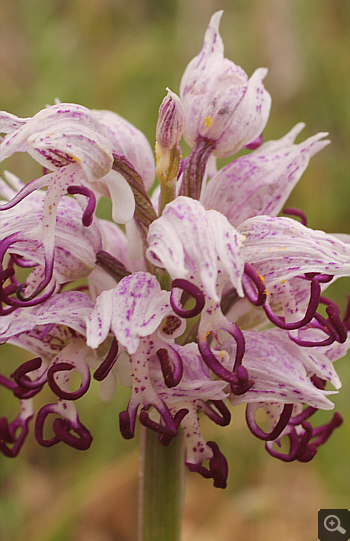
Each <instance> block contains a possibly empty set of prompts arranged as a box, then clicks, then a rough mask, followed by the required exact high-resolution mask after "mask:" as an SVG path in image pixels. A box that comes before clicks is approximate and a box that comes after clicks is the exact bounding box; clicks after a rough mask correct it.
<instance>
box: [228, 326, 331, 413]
mask: <svg viewBox="0 0 350 541" xmlns="http://www.w3.org/2000/svg"><path fill="white" fill-rule="evenodd" d="M244 338H245V341H246V351H245V355H244V365H245V367H246V368H247V370H248V373H249V376H250V378H252V379H253V380H254V385H253V387H252V388H251V389H249V390H248V391H247V392H246V393H245V394H244V395H241V396H235V397H234V398H232V400H233V402H234V404H238V403H242V402H283V403H287V404H289V403H292V404H294V403H302V404H309V405H310V406H313V407H315V408H321V409H332V408H333V407H334V405H333V404H332V402H331V401H330V400H329V399H328V398H327V395H330V394H333V393H334V391H323V390H320V389H318V388H316V387H315V386H314V385H313V383H312V382H311V380H310V377H311V376H313V375H315V374H316V375H317V376H318V377H321V378H322V379H326V380H328V381H330V382H331V383H333V385H334V386H335V387H336V388H339V387H340V385H341V384H340V381H339V378H338V376H337V374H336V372H335V370H334V368H333V365H332V363H331V362H330V361H328V360H327V359H326V357H325V355H323V354H321V355H320V356H318V354H317V352H316V353H315V351H312V352H310V350H309V348H302V347H300V346H297V345H296V344H294V343H292V342H291V341H290V339H289V337H288V334H287V333H286V332H284V331H282V330H280V329H273V330H267V331H263V332H260V333H258V332H254V331H247V332H245V333H244Z"/></svg>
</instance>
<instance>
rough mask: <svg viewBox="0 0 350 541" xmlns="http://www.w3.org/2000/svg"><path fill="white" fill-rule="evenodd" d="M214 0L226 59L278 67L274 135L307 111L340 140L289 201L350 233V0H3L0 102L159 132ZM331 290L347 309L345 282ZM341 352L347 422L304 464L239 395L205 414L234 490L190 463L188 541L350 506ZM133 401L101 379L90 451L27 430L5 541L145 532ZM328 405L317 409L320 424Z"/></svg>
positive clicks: (4, 506) (285, 525) (276, 534)
mask: <svg viewBox="0 0 350 541" xmlns="http://www.w3.org/2000/svg"><path fill="white" fill-rule="evenodd" d="M217 9H224V10H225V13H224V17H223V19H222V24H221V34H222V36H223V39H224V43H225V53H226V54H225V55H226V56H227V57H228V58H230V59H232V60H234V61H235V62H236V63H237V64H239V65H241V66H242V67H243V68H244V69H245V70H246V72H247V73H248V74H249V75H250V74H251V73H252V72H253V70H254V69H255V68H256V67H259V66H266V67H268V68H269V75H268V77H267V79H266V87H267V88H268V90H269V91H270V93H271V95H272V98H273V107H272V111H271V116H270V121H269V124H268V127H267V128H266V130H265V139H270V138H272V139H277V138H279V137H281V136H282V135H284V134H285V133H286V132H287V131H288V130H289V129H290V128H291V127H292V126H293V125H294V124H296V123H297V122H299V121H304V122H306V128H305V130H304V132H305V133H304V134H302V138H306V137H308V136H310V135H312V134H314V133H317V132H318V131H329V133H330V138H331V140H332V145H331V146H329V147H327V148H326V149H325V150H324V151H323V152H322V153H321V154H320V155H317V156H316V157H315V158H313V159H312V161H311V164H310V166H309V169H308V170H307V171H306V172H305V174H304V175H303V178H302V179H301V181H300V182H299V185H298V186H297V188H296V189H295V190H294V192H293V195H292V196H291V198H290V201H289V203H290V205H291V206H297V207H299V208H302V209H303V210H304V211H305V212H306V213H307V215H308V217H309V225H310V226H311V227H313V228H316V229H317V228H320V229H324V230H326V231H328V232H333V231H340V232H349V231H348V229H349V201H350V197H349V195H350V194H349V154H348V148H349V133H350V132H349V103H350V99H349V98H350V81H349V73H350V71H349V67H350V66H349V47H348V45H349V3H348V2H343V0H332V2H330V1H327V0H320V1H318V2H311V1H309V2H305V1H302V0H296V1H290V0H289V1H288V0H265V1H264V2H261V1H260V0H251V1H250V2H246V1H245V0H236V1H235V2H232V1H230V0H222V1H220V2H219V1H213V0H206V1H205V2H203V1H199V0H196V1H191V2H188V1H186V0H178V1H176V0H167V1H166V2H161V1H157V0H129V1H123V0H77V1H75V2H71V1H68V0H45V1H40V0H17V1H16V2H13V0H3V1H2V4H1V8H0V10H1V17H0V24H1V28H0V103H1V108H2V109H5V110H8V111H10V112H12V113H14V114H17V115H21V116H31V115H33V114H34V113H35V112H36V111H38V110H39V109H41V108H42V107H43V106H44V105H45V104H47V103H50V104H51V103H53V102H54V99H55V98H56V97H58V98H60V99H61V100H62V101H73V102H77V103H81V104H83V105H86V106H88V107H91V108H96V109H102V108H105V109H112V110H115V111H116V112H118V113H119V114H121V115H122V116H124V117H125V118H127V119H128V120H130V121H131V122H133V123H134V124H135V125H136V126H137V127H138V128H140V129H141V130H143V131H144V133H145V134H146V135H147V137H148V138H149V140H150V142H151V144H153V142H154V134H155V124H156V120H157V111H158V107H159V104H160V102H161V100H162V98H163V96H164V95H165V93H166V90H165V88H166V87H167V86H169V87H170V88H171V89H172V90H174V91H175V92H177V91H178V88H179V82H180V79H181V75H182V72H183V70H184V68H185V66H186V64H187V62H188V61H189V60H190V59H191V58H192V57H193V56H194V55H195V54H197V52H198V51H199V49H200V47H201V44H202V40H203V34H204V31H205V28H206V25H207V23H208V20H209V18H210V16H211V14H212V13H213V12H214V11H216V10H217ZM299 139H301V138H299ZM4 167H5V168H7V169H10V170H12V171H13V172H14V173H16V174H18V175H19V176H20V177H21V178H22V179H23V180H24V181H27V180H29V179H32V178H34V177H35V176H36V175H37V174H39V172H38V169H36V166H35V165H33V163H32V162H31V161H30V160H29V159H28V158H27V157H25V156H23V157H21V156H16V158H15V159H11V160H8V161H7V162H5V163H4ZM347 286H348V287H349V282H347ZM332 287H333V289H334V295H335V296H336V298H337V301H338V302H339V304H340V305H341V307H342V308H343V309H344V307H345V294H344V288H345V281H344V282H341V281H338V283H336V284H335V285H334V286H332ZM0 357H1V366H2V367H5V368H4V372H5V373H6V374H7V375H9V374H10V373H11V371H12V370H13V368H14V367H15V366H16V362H17V359H16V357H15V354H14V353H13V348H9V347H7V346H3V347H2V348H1V349H0ZM26 358H28V357H26ZM23 360H25V358H24V359H23ZM337 364H338V366H337V368H338V369H339V373H340V375H341V379H342V380H343V384H344V389H343V392H341V393H340V394H339V395H338V396H336V397H335V398H334V402H335V403H336V405H337V409H338V410H339V411H340V412H341V413H342V415H344V417H345V420H346V423H345V424H344V425H343V426H342V427H341V428H340V429H338V430H337V431H336V432H335V433H334V435H333V436H332V438H331V440H330V441H329V443H327V445H326V446H325V447H324V448H321V449H320V451H319V453H318V455H317V457H316V458H315V459H314V461H313V462H312V463H310V464H299V463H297V464H294V463H292V464H282V463H279V462H277V461H276V460H274V459H272V458H270V457H269V456H267V455H266V454H265V452H264V449H263V443H262V442H260V441H258V440H256V439H255V438H254V437H253V436H251V434H250V433H249V431H248V429H247V428H246V426H245V422H244V411H243V409H242V408H241V407H239V408H236V410H235V411H234V412H233V420H232V422H231V425H230V426H229V427H227V428H225V429H222V428H220V429H217V428H216V427H213V426H211V425H210V423H206V422H205V421H204V423H203V426H204V428H203V431H204V433H205V435H206V437H207V439H208V440H210V439H217V440H218V442H219V443H220V446H221V448H222V450H223V451H224V453H225V454H226V455H227V456H228V460H229V465H230V474H229V486H228V489H227V490H226V491H219V490H217V489H214V488H213V487H212V486H211V485H210V482H208V481H205V480H203V479H201V478H199V476H196V475H195V474H190V475H188V485H187V493H186V503H185V515H184V516H185V519H184V540H185V541H186V540H189V539H191V541H196V540H197V539H198V540H199V539H200V540H201V541H206V540H215V541H221V540H222V541H231V540H232V539H241V538H244V539H245V540H246V541H250V540H254V541H255V540H258V541H260V540H262V541H264V540H265V539H271V538H276V539H284V540H286V541H308V540H310V541H311V540H312V539H315V538H316V523H317V510H318V508H320V507H323V508H332V507H333V508H335V507H346V506H347V505H348V503H347V502H348V498H349V490H348V487H349V485H350V472H349V463H348V453H349V450H350V431H349V425H350V415H349V406H350V404H349V398H348V397H349V388H350V373H349V365H348V360H345V359H344V360H342V361H339V362H338V363H337ZM7 398H8V396H7V394H6V392H3V391H2V392H1V394H0V400H1V413H0V415H6V414H7V413H8V411H9V409H11V408H15V402H13V403H12V402H11V401H10V403H9V404H7ZM127 399H128V393H127V391H125V390H122V389H120V390H118V392H117V393H116V396H115V397H114V398H113V400H112V401H111V402H110V403H108V404H104V403H101V402H100V400H99V398H98V392H97V386H96V388H94V389H93V391H92V393H89V395H88V397H83V399H81V400H80V405H79V412H80V416H81V419H82V421H83V422H86V424H87V425H88V427H89V428H90V429H91V431H92V433H93V435H94V442H93V445H92V447H91V449H90V450H89V451H87V452H85V453H79V452H78V451H75V450H73V449H70V448H67V447H66V446H64V445H63V444H60V445H58V446H56V447H54V448H51V449H44V448H41V447H39V446H38V445H37V444H36V442H35V441H34V438H33V436H32V434H31V436H30V438H29V440H28V442H27V443H26V445H25V447H24V449H23V450H22V453H21V455H20V457H19V458H17V459H15V460H10V459H3V458H1V459H0V460H1V470H0V478H1V483H2V489H1V494H2V495H1V501H0V524H1V526H0V537H1V535H2V536H3V538H4V540H6V541H17V540H19V539H24V538H25V539H27V541H80V540H84V541H90V540H91V541H100V540H103V541H109V540H115V539H118V540H131V539H135V535H136V534H135V532H136V530H135V517H136V497H137V488H136V487H137V469H138V464H137V443H138V442H137V441H131V442H126V441H124V440H123V439H122V438H121V436H120V434H119V431H118V412H119V411H120V410H121V409H124V408H125V406H126V403H127ZM5 402H6V408H5ZM3 411H4V413H2V412H3ZM13 415H15V410H14V409H13ZM330 415H331V413H330V412H328V413H327V412H325V413H318V416H319V417H320V422H321V421H326V420H327V419H329V417H330ZM1 528H2V530H1Z"/></svg>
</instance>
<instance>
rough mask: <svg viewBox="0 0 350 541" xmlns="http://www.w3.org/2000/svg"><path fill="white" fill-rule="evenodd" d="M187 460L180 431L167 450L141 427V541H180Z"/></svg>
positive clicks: (154, 433)
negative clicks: (185, 459) (185, 461)
mask: <svg viewBox="0 0 350 541" xmlns="http://www.w3.org/2000/svg"><path fill="white" fill-rule="evenodd" d="M183 480H184V456H183V438H182V433H181V431H179V433H178V435H177V436H176V437H175V438H173V439H172V441H171V442H170V443H169V445H168V446H163V445H161V444H160V443H159V434H157V433H156V432H153V431H152V430H149V429H146V428H144V427H142V441H141V465H140V490H139V535H138V539H139V541H164V540H165V539H166V540H167V541H180V534H181V519H182V506H183V492H184V491H183Z"/></svg>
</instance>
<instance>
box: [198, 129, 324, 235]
mask: <svg viewBox="0 0 350 541" xmlns="http://www.w3.org/2000/svg"><path fill="white" fill-rule="evenodd" d="M302 127H303V124H301V123H300V124H297V125H296V126H295V127H294V128H293V129H292V130H291V131H290V132H289V133H288V134H287V135H285V136H284V137H282V139H280V140H278V141H269V142H267V143H265V144H263V145H262V146H261V147H260V148H258V149H257V150H256V151H255V152H252V153H251V154H249V155H247V156H242V157H241V158H238V159H237V160H235V161H233V162H231V163H230V164H229V165H227V166H226V167H224V168H223V169H221V170H220V171H219V172H218V173H217V174H216V175H214V177H213V178H212V179H211V180H210V182H209V183H208V185H207V187H206V190H205V193H204V197H203V199H202V203H203V205H204V206H205V207H206V208H211V209H216V210H218V211H220V212H222V214H224V215H225V216H226V217H227V219H228V220H229V222H230V223H231V224H232V225H234V226H235V227H237V226H238V225H239V224H240V223H241V222H243V221H244V220H246V219H248V218H251V217H253V216H257V215H261V214H267V215H270V216H276V215H277V214H278V213H279V212H280V211H281V209H282V207H283V205H284V204H285V202H286V200H287V198H288V197H289V194H290V192H291V191H292V189H293V188H294V186H295V185H296V183H297V182H298V180H299V179H300V177H301V175H302V174H303V172H304V171H305V169H306V167H307V165H308V163H309V160H310V157H311V156H313V155H314V154H316V153H317V152H319V151H320V150H321V149H322V148H324V147H325V146H326V145H328V144H329V141H328V140H325V141H321V139H322V138H323V137H324V136H325V135H326V134H325V133H318V134H317V135H314V136H313V137H310V138H309V139H307V140H306V141H304V142H303V143H300V144H299V145H294V144H293V142H294V139H295V137H296V136H297V134H298V133H299V132H300V130H301V129H302Z"/></svg>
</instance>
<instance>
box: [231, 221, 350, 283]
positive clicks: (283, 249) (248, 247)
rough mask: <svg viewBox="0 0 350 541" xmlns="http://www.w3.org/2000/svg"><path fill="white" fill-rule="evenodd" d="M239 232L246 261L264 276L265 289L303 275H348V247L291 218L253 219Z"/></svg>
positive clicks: (349, 258) (349, 254) (244, 223)
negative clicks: (242, 239) (314, 273)
mask: <svg viewBox="0 0 350 541" xmlns="http://www.w3.org/2000/svg"><path fill="white" fill-rule="evenodd" d="M238 231H239V232H240V233H241V234H242V235H244V236H245V237H246V239H245V241H244V244H243V248H242V252H243V254H244V257H245V260H246V261H248V262H249V263H250V264H251V265H252V266H253V267H254V268H255V270H256V271H257V272H258V273H259V274H260V275H262V276H263V277H264V279H265V281H266V284H267V286H268V287H269V286H272V285H273V284H278V283H281V282H282V281H283V280H289V279H290V278H292V277H293V276H300V275H303V274H304V273H306V272H317V273H326V274H330V275H336V276H347V275H348V274H349V273H350V245H349V244H345V243H343V242H342V241H340V240H338V239H337V238H336V237H335V236H333V235H328V234H327V233H324V232H323V231H314V230H312V229H309V228H308V227H305V226H303V225H301V224H300V223H299V222H297V221H296V220H292V219H291V218H276V217H273V216H256V217H254V218H249V219H248V220H246V221H245V222H243V223H242V224H241V225H240V226H239V228H238Z"/></svg>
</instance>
